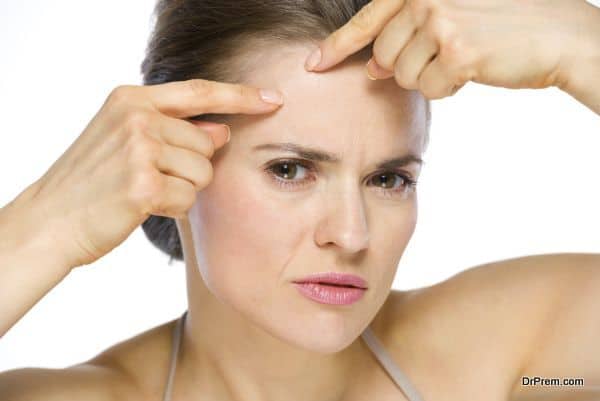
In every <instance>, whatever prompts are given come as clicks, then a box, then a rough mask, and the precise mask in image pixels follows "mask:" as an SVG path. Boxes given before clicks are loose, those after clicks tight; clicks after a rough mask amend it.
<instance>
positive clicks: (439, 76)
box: [419, 55, 466, 100]
mask: <svg viewBox="0 0 600 401" xmlns="http://www.w3.org/2000/svg"><path fill="white" fill-rule="evenodd" d="M452 75H453V74H452V73H451V72H449V71H447V69H446V68H445V67H444V66H443V64H442V63H441V62H440V57H439V55H438V56H436V57H435V58H434V59H433V60H432V61H431V62H430V63H429V64H428V65H427V67H425V69H424V70H423V72H422V73H421V75H420V77H419V89H420V91H421V93H423V95H425V97H426V98H427V99H430V100H432V99H441V98H444V97H447V96H452V95H454V94H455V93H456V92H457V91H458V90H459V89H460V88H462V87H463V86H464V85H465V84H466V82H461V81H459V80H458V78H457V77H455V76H452ZM454 75H455V74H454Z"/></svg>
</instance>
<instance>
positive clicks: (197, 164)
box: [156, 144, 212, 191]
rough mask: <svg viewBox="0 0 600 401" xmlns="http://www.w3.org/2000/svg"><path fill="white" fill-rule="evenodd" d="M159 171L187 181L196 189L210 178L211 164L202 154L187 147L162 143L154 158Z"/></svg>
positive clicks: (201, 186) (202, 186) (200, 187)
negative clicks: (157, 154) (158, 152)
mask: <svg viewBox="0 0 600 401" xmlns="http://www.w3.org/2000/svg"><path fill="white" fill-rule="evenodd" d="M156 167H157V168H158V170H160V172H161V173H163V174H167V175H171V176H174V177H179V178H182V179H184V180H186V181H189V182H190V183H191V184H192V185H194V187H195V188H196V190H197V191H199V190H200V189H202V188H204V187H205V186H206V185H208V183H209V182H210V180H211V179H212V164H211V162H210V160H208V159H207V158H206V157H204V156H203V155H201V154H199V153H196V152H193V151H191V150H188V149H184V148H178V147H175V146H170V145H166V144H165V145H164V146H162V147H161V150H160V155H159V156H158V157H157V159H156Z"/></svg>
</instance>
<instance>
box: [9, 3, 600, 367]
mask: <svg viewBox="0 0 600 401" xmlns="http://www.w3.org/2000/svg"><path fill="white" fill-rule="evenodd" d="M594 1H595V2H597V3H600V0H598V1H596V0H594ZM599 5H600V4H599ZM152 8H153V1H141V0H135V1H134V0H129V1H126V2H124V1H117V0H110V1H109V0H107V1H103V2H89V1H87V2H72V1H66V0H60V1H59V0H56V1H52V2H48V1H39V0H36V1H34V0H29V1H19V2H2V5H1V6H0V48H1V49H2V53H1V54H0V72H1V74H0V110H1V114H2V119H1V122H2V125H1V130H2V133H1V145H0V172H1V173H0V177H1V182H2V185H1V186H0V205H5V204H6V203H8V202H9V201H11V200H12V199H13V198H14V197H15V196H16V195H17V194H18V193H20V192H21V191H22V190H23V189H24V188H25V187H26V186H27V185H29V184H30V183H32V182H33V181H35V180H36V179H38V178H39V177H40V176H41V175H42V174H43V173H44V172H45V171H46V170H47V169H48V168H49V167H50V165H51V164H52V163H53V162H54V161H55V160H56V159H57V158H59V157H60V156H61V155H62V153H63V152H64V151H65V150H66V149H67V148H68V147H69V146H70V144H71V143H72V142H73V141H74V140H75V139H76V138H77V137H78V136H79V134H80V133H81V132H82V130H83V129H84V128H85V126H86V125H87V123H88V122H89V121H90V119H91V118H92V117H93V115H94V114H95V113H96V112H97V111H98V109H99V108H100V106H101V105H102V103H103V102H104V100H105V98H106V96H107V95H108V93H109V92H110V91H111V90H112V89H113V88H114V87H116V86H118V85H120V84H135V85H140V84H141V75H140V73H139V65H140V63H141V61H142V59H143V52H144V49H145V45H146V40H147V38H148V35H149V33H150V24H151V12H152ZM365 79H366V78H365ZM432 113H433V123H432V131H431V143H430V146H429V149H428V151H427V152H426V154H425V160H426V165H425V167H424V170H423V172H422V175H421V179H420V183H419V190H418V193H419V222H418V225H417V230H416V232H415V234H414V236H413V238H412V240H411V242H410V244H409V246H408V248H407V250H406V252H405V254H404V256H403V258H402V260H401V262H400V265H399V269H398V273H397V275H396V279H395V282H394V286H393V287H394V288H396V289H408V288H413V287H420V286H425V285H430V284H433V283H436V282H438V281H441V280H444V279H446V278H448V277H450V276H452V275H454V274H456V273H458V272H460V271H462V270H464V269H466V268H469V267H471V266H474V265H477V264H481V263H486V262H490V261H494V260H498V259H505V258H511V257H517V256H523V255H528V254H538V253H554V252H598V250H599V249H600V246H599V242H600V235H599V234H600V229H599V227H600V212H599V211H598V209H599V207H600V191H599V190H598V181H599V180H598V179H599V172H600V158H599V157H598V154H599V153H600V116H598V115H596V114H594V113H593V112H592V111H591V110H589V109H588V108H586V107H585V106H583V105H581V104H580V103H578V102H577V101H576V100H575V99H573V98H572V97H570V96H569V95H567V94H566V93H563V92H561V91H559V90H558V89H555V88H549V89H544V90H528V89H526V90H509V89H503V88H493V87H487V86H483V85H479V84H474V83H469V84H467V85H466V86H465V87H463V88H462V89H461V90H460V91H459V92H458V93H457V94H456V95H455V96H453V97H451V98H446V99H442V100H435V101H433V103H432ZM43 257H44V256H43V255H40V260H41V259H42V258H43ZM167 261H168V257H167V256H166V255H164V254H162V253H161V252H160V251H158V250H157V249H155V248H154V247H153V246H152V245H151V244H150V243H149V242H148V241H147V240H146V238H145V236H144V234H143V232H142V229H141V227H140V228H138V229H136V231H135V232H134V233H133V234H132V235H131V236H130V237H129V238H128V239H127V240H126V241H125V242H124V243H123V244H122V245H121V246H119V247H118V248H116V249H115V250H114V251H113V252H111V253H110V254H108V255H106V256H105V257H104V258H102V259H100V260H99V261H97V262H96V263H94V264H92V265H89V266H86V267H82V268H79V269H76V271H74V272H73V273H72V274H70V275H69V276H68V277H67V278H66V279H65V280H64V281H63V282H61V283H60V284H59V285H58V286H57V287H55V288H54V289H53V290H52V291H50V292H49V293H48V294H47V295H46V296H45V297H44V298H43V299H42V300H41V301H40V302H39V303H38V304H37V305H35V307H34V308H33V309H31V310H30V311H29V312H28V313H27V314H26V315H25V316H24V317H23V318H22V319H21V320H20V321H19V322H18V323H17V324H16V325H15V326H13V328H12V329H11V330H10V331H9V332H8V333H7V334H6V335H5V336H4V337H3V338H1V339H0V371H2V370H8V369H13V368H17V367H25V366H40V367H56V368H58V367H66V366H68V365H71V364H75V363H78V362H81V361H83V360H86V359H89V358H91V357H92V356H94V355H96V354H98V353H99V352H101V351H102V350H104V349H105V348H107V347H109V346H111V345H113V344H115V343H116V342H118V341H121V340H124V339H126V338H129V337H131V336H133V335H135V334H137V333H140V332H142V331H145V330H147V329H149V328H151V327H153V326H156V325H158V324H161V323H163V322H165V321H167V320H170V319H174V318H175V317H177V316H178V315H179V314H181V313H182V312H183V311H184V310H185V308H186V302H187V301H186V297H185V277H184V274H183V272H184V269H183V264H182V263H181V262H179V263H174V264H173V265H171V266H169V265H167ZM0 268H1V266H0Z"/></svg>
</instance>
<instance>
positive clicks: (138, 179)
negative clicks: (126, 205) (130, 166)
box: [128, 168, 165, 211]
mask: <svg viewBox="0 0 600 401" xmlns="http://www.w3.org/2000/svg"><path fill="white" fill-rule="evenodd" d="M164 188H165V180H164V179H163V177H162V175H161V174H160V173H159V172H158V171H157V170H155V169H152V168H145V169H138V170H136V171H135V172H134V173H133V178H132V182H131V185H130V186H129V192H128V198H129V200H130V201H132V202H133V203H134V204H135V205H138V206H141V207H142V208H144V209H146V210H145V211H147V209H148V208H154V207H155V206H156V204H157V198H158V197H159V195H160V194H161V193H162V192H163V190H164Z"/></svg>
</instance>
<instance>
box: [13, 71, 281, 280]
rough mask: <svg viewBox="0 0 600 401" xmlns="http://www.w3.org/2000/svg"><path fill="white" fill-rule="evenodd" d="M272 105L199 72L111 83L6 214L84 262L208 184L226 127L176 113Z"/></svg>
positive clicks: (252, 91)
mask: <svg viewBox="0 0 600 401" xmlns="http://www.w3.org/2000/svg"><path fill="white" fill-rule="evenodd" d="M277 107H278V105H277V104H269V103H266V102H264V101H263V100H261V96H260V92H259V89H257V88H251V87H246V86H241V85H237V84H229V83H220V82H214V81H206V80H200V79H195V80H189V81H182V82H170V83H166V84H162V85H153V86H120V87H118V88H116V89H115V90H113V91H112V93H111V94H110V95H109V96H108V98H107V100H106V102H105V103H104V105H103V106H102V108H101V109H100V111H99V112H98V113H97V114H96V115H95V117H94V118H93V119H92V121H91V122H90V123H89V124H88V126H87V127H86V128H85V130H84V131H83V133H82V134H81V135H80V136H79V137H78V138H77V140H76V141H75V142H74V143H73V144H72V145H71V147H70V148H69V149H67V151H66V152H65V153H64V154H63V155H62V156H61V157H60V158H59V159H58V160H57V161H56V162H55V163H54V164H53V165H52V166H51V167H50V169H49V170H48V171H47V172H46V173H45V174H44V175H43V176H42V177H41V178H40V179H39V180H37V181H36V182H35V183H34V184H33V185H31V186H30V187H29V188H28V189H27V190H26V191H25V192H24V193H23V194H22V196H19V198H17V199H16V200H15V201H14V202H12V203H11V205H10V211H11V212H14V213H15V214H16V215H18V216H20V217H18V220H20V221H21V223H20V224H21V225H23V224H27V225H28V227H27V229H26V230H25V229H24V231H27V232H29V233H34V232H39V231H43V232H46V233H50V232H53V233H55V234H54V236H53V239H52V242H53V246H55V247H56V248H58V249H59V251H60V252H61V255H63V256H64V258H65V259H64V263H65V265H66V266H69V267H70V268H71V269H72V268H74V267H77V266H81V265H85V264H90V263H92V262H94V261H95V260H97V259H99V258H100V257H101V256H103V255H105V254H106V253H108V252H109V251H111V250H112V249H113V248H115V247H116V246H117V245H119V244H120V243H121V242H123V241H124V240H125V239H126V238H127V237H128V236H129V235H130V234H131V232H132V231H133V230H134V229H135V228H136V227H138V226H139V225H140V224H141V223H142V222H143V221H145V220H146V219H147V218H148V217H149V216H150V215H151V214H152V215H158V216H167V217H172V218H184V217H185V216H186V213H187V211H188V210H189V208H190V207H191V206H192V204H193V203H194V200H195V198H196V192H197V191H200V190H202V189H203V188H204V187H206V186H207V185H208V184H209V182H210V181H211V179H212V173H213V172H212V165H211V163H210V161H209V159H210V158H211V157H212V156H213V153H214V152H215V150H217V149H218V148H220V147H222V146H223V145H224V144H225V143H226V142H227V138H228V127H227V126H225V125H221V124H216V123H213V122H206V121H186V120H184V119H183V118H189V117H192V116H196V115H199V114H206V113H246V114H259V113H268V112H271V111H273V110H275V109H277ZM15 218H17V217H15ZM36 225H37V226H36ZM40 225H41V226H43V227H38V226H40Z"/></svg>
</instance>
